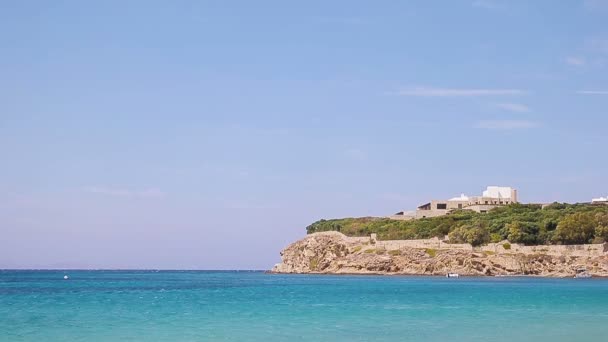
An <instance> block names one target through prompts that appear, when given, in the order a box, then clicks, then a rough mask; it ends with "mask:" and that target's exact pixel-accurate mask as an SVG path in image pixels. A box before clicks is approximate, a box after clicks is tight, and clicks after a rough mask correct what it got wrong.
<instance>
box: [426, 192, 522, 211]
mask: <svg viewBox="0 0 608 342" xmlns="http://www.w3.org/2000/svg"><path fill="white" fill-rule="evenodd" d="M511 203H518V201H517V190H515V189H513V188H511V187H500V186H489V187H487V189H486V190H485V191H483V193H482V195H481V196H472V197H469V196H466V195H464V194H462V195H460V197H454V198H451V199H448V200H432V201H430V202H429V203H425V204H423V205H421V206H419V207H418V209H417V210H416V215H415V217H416V218H417V219H420V218H427V217H437V216H443V215H447V214H448V213H450V212H451V211H453V210H457V209H462V210H473V211H476V212H478V213H485V212H487V211H488V210H490V209H493V208H495V207H498V206H502V205H508V204H511Z"/></svg>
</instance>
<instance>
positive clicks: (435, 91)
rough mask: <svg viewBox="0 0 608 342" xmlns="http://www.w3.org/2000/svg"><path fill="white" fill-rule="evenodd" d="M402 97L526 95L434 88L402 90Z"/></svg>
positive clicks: (493, 90)
mask: <svg viewBox="0 0 608 342" xmlns="http://www.w3.org/2000/svg"><path fill="white" fill-rule="evenodd" d="M396 94H397V95H401V96H419V97H478V96H509V95H511V96H512V95H522V94H525V92H524V91H523V90H520V89H462V88H433V87H428V88H427V87H414V88H409V89H402V90H400V91H398V92H397V93H396Z"/></svg>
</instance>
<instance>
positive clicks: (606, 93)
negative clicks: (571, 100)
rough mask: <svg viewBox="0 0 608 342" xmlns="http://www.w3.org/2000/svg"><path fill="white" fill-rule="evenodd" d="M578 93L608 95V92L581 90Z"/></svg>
mask: <svg viewBox="0 0 608 342" xmlns="http://www.w3.org/2000/svg"><path fill="white" fill-rule="evenodd" d="M576 93H577V94H582V95H608V90H579V91H577V92H576Z"/></svg>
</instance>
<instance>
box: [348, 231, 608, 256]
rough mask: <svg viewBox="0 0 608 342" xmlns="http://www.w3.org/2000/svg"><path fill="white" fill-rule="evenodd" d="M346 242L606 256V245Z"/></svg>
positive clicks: (354, 239) (393, 247) (373, 237)
mask: <svg viewBox="0 0 608 342" xmlns="http://www.w3.org/2000/svg"><path fill="white" fill-rule="evenodd" d="M348 240H349V241H350V242H351V243H355V244H367V243H369V244H372V245H375V246H376V248H384V249H386V250H397V249H402V248H419V249H455V250H466V251H478V252H486V253H494V254H515V253H517V254H527V255H534V254H546V255H553V256H576V257H597V256H602V255H607V254H608V243H604V244H587V245H540V246H524V245H520V244H516V243H509V242H508V241H502V242H499V243H490V244H487V245H485V246H481V247H473V246H471V245H470V244H468V243H463V244H457V243H447V242H445V241H444V240H440V239H438V238H432V239H420V240H377V237H376V234H372V235H371V236H370V237H348Z"/></svg>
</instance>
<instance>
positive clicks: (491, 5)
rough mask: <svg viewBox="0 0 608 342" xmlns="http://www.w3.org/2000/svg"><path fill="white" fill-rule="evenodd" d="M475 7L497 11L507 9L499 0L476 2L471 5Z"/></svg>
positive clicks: (478, 0)
mask: <svg viewBox="0 0 608 342" xmlns="http://www.w3.org/2000/svg"><path fill="white" fill-rule="evenodd" d="M471 5H472V6H473V7H478V8H485V9H490V10H497V9H501V8H504V7H505V4H504V3H503V2H502V1H497V0H475V1H473V3H472V4H471Z"/></svg>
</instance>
